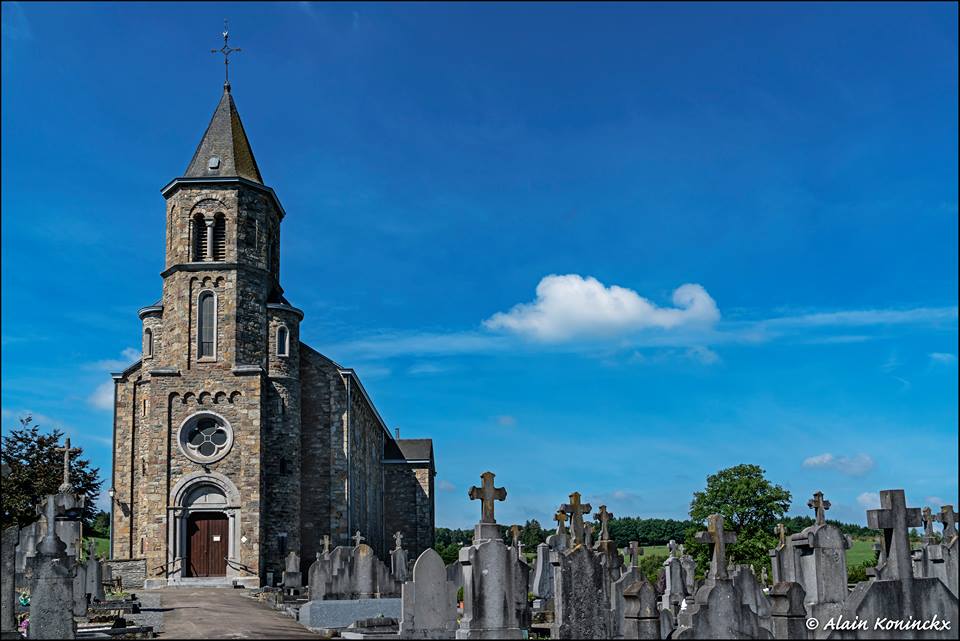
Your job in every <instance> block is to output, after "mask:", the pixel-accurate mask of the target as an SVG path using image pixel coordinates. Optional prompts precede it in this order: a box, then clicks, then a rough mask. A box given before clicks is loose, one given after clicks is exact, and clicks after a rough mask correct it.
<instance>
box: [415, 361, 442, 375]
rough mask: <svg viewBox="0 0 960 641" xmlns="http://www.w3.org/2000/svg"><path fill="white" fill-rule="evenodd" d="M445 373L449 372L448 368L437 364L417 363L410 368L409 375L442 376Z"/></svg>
mask: <svg viewBox="0 0 960 641" xmlns="http://www.w3.org/2000/svg"><path fill="white" fill-rule="evenodd" d="M445 371H447V368H446V367H441V366H440V365H437V364H436V363H415V364H413V365H411V366H410V369H408V370H407V373H408V374H411V375H413V376H421V375H424V374H440V373H442V372H445Z"/></svg>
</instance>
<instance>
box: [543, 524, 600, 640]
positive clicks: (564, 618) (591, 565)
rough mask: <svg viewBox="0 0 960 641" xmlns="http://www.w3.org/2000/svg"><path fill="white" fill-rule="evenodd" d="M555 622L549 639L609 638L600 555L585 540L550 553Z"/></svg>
mask: <svg viewBox="0 0 960 641" xmlns="http://www.w3.org/2000/svg"><path fill="white" fill-rule="evenodd" d="M551 559H552V563H553V565H554V622H553V624H552V625H551V628H550V638H551V639H608V638H610V628H611V625H610V618H611V613H610V598H609V596H608V594H607V591H606V589H605V586H604V583H605V582H606V568H605V567H604V565H603V559H602V556H601V555H600V554H597V553H596V552H594V551H593V550H591V549H590V548H589V547H587V546H586V544H585V543H580V544H577V545H574V547H573V549H571V550H566V551H563V552H554V553H552V554H551Z"/></svg>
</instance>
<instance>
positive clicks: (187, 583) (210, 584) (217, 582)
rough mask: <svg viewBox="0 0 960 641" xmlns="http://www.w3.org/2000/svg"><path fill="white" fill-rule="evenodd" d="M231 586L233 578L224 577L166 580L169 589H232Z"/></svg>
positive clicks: (192, 577)
mask: <svg viewBox="0 0 960 641" xmlns="http://www.w3.org/2000/svg"><path fill="white" fill-rule="evenodd" d="M233 586H234V579H233V577H225V576H196V577H194V576H191V577H183V578H178V579H175V578H170V579H168V580H167V587H171V588H232V587H233Z"/></svg>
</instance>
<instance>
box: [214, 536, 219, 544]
mask: <svg viewBox="0 0 960 641" xmlns="http://www.w3.org/2000/svg"><path fill="white" fill-rule="evenodd" d="M219 540H220V535H219V534H214V535H213V541H214V543H216V542H217V541H219Z"/></svg>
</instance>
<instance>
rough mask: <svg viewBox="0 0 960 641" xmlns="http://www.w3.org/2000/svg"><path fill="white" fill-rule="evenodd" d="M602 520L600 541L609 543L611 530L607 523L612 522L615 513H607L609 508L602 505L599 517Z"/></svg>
mask: <svg viewBox="0 0 960 641" xmlns="http://www.w3.org/2000/svg"><path fill="white" fill-rule="evenodd" d="M597 518H599V519H600V540H601V541H609V540H610V530H609V529H608V528H607V523H609V522H610V519H612V518H613V512H607V506H606V505H601V506H600V512H599V514H598V516H597Z"/></svg>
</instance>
